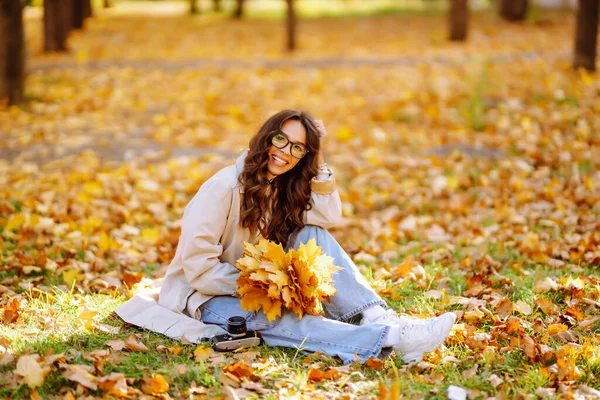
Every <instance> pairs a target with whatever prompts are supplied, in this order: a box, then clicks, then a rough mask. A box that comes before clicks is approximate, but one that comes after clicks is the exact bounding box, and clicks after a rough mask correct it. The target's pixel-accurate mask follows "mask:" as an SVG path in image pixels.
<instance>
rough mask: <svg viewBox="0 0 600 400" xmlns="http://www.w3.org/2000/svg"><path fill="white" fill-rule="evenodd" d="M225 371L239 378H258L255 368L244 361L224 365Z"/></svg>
mask: <svg viewBox="0 0 600 400" xmlns="http://www.w3.org/2000/svg"><path fill="white" fill-rule="evenodd" d="M223 372H225V373H228V374H231V375H233V376H235V377H236V378H238V379H242V378H249V379H250V380H257V377H256V375H254V368H252V367H251V366H249V365H246V364H244V363H243V362H236V363H234V364H233V365H227V366H226V367H223Z"/></svg>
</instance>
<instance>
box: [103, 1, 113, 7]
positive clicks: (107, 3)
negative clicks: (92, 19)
mask: <svg viewBox="0 0 600 400" xmlns="http://www.w3.org/2000/svg"><path fill="white" fill-rule="evenodd" d="M111 7H112V4H111V3H110V0H104V8H111Z"/></svg>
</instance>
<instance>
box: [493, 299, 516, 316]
mask: <svg viewBox="0 0 600 400" xmlns="http://www.w3.org/2000/svg"><path fill="white" fill-rule="evenodd" d="M494 311H495V312H496V314H497V315H498V316H499V317H500V318H506V317H508V316H509V315H510V313H512V311H513V303H512V301H510V300H509V299H508V298H507V297H505V298H503V299H502V301H500V303H498V305H497V306H496V309H495V310H494Z"/></svg>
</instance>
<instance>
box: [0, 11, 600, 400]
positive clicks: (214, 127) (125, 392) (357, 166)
mask: <svg viewBox="0 0 600 400" xmlns="http://www.w3.org/2000/svg"><path fill="white" fill-rule="evenodd" d="M140 21H141V22H140ZM135 22H139V23H137V24H136V23H135ZM444 22H445V16H443V15H430V16H418V17H414V16H412V17H408V16H398V15H394V16H380V17H369V18H366V17H361V18H359V17H353V18H348V19H331V18H319V19H313V20H309V21H306V22H302V24H301V30H300V42H299V43H300V50H299V52H298V53H297V54H296V55H293V56H286V55H285V54H284V53H282V52H281V51H280V48H281V44H282V38H281V37H279V36H278V35H279V33H280V32H283V28H282V26H281V22H280V21H277V20H273V19H270V20H256V19H251V20H247V21H236V22H232V21H229V20H227V19H226V18H224V17H222V16H219V15H201V16H197V17H188V16H185V15H181V16H173V15H171V16H168V17H165V16H161V17H156V16H155V17H153V16H144V17H143V18H140V17H136V16H135V15H133V16H131V15H118V13H117V12H116V11H111V12H110V13H107V14H101V15H99V16H97V17H96V18H95V19H92V20H90V21H89V23H88V26H87V30H86V31H85V32H80V33H77V34H76V35H75V36H74V37H73V38H72V39H71V41H70V46H71V48H72V49H73V51H72V52H71V53H70V54H69V55H66V56H56V55H53V56H43V55H41V54H39V50H38V47H37V46H39V44H40V43H41V41H40V38H39V36H36V32H38V34H39V31H38V28H39V23H40V22H39V20H38V19H37V18H36V17H31V18H28V20H27V24H28V25H27V27H28V37H29V39H28V42H29V45H30V54H31V55H32V57H31V59H30V63H29V65H30V68H31V73H30V75H29V78H28V81H27V96H28V99H29V102H28V103H26V104H25V105H23V106H21V107H12V108H7V107H3V108H2V109H0V155H2V156H3V157H4V159H3V160H0V252H1V253H0V397H12V398H26V397H29V396H31V397H32V398H39V397H42V398H50V397H52V396H56V397H57V398H74V397H85V396H89V397H102V396H113V397H122V398H128V397H129V398H139V397H142V396H146V397H148V398H149V397H165V398H169V397H171V398H195V397H209V398H215V397H219V396H222V397H228V398H237V397H240V398H242V397H248V396H249V397H261V398H279V397H280V398H287V397H294V398H302V396H305V397H313V398H336V397H337V398H361V397H364V398H381V399H387V398H390V399H391V398H396V397H397V396H398V393H402V395H404V396H406V397H407V398H419V397H427V398H430V397H439V398H445V397H447V394H448V393H449V391H450V392H452V393H454V391H457V390H458V391H460V389H458V388H462V389H463V390H465V391H466V393H467V395H468V397H469V398H489V397H495V398H516V397H517V396H521V397H522V398H536V397H540V398H545V397H569V396H571V397H576V398H584V397H586V396H589V397H597V396H598V395H599V393H600V392H599V391H598V390H600V383H599V382H600V380H599V379H598V375H599V374H600V356H599V354H600V335H599V332H600V322H598V312H599V309H600V283H599V281H598V279H599V278H598V267H599V265H600V249H599V244H600V215H599V214H600V162H599V160H600V117H599V115H600V83H599V82H598V79H597V77H596V76H594V75H590V74H588V73H585V72H581V71H572V70H571V69H570V68H569V56H570V47H571V43H572V30H573V25H572V24H573V20H572V16H570V15H550V16H548V17H544V15H543V14H541V15H538V17H537V18H536V19H535V20H534V21H529V22H527V23H525V24H522V25H518V24H506V23H503V22H501V21H499V20H498V19H497V18H496V17H495V16H494V15H492V14H487V13H483V14H478V15H475V16H474V17H473V20H472V24H471V32H470V35H471V39H470V41H469V42H468V43H467V44H464V45H459V44H448V43H446V42H445V40H444V36H443V35H444V29H443V28H442V27H443V26H444ZM165 24H166V25H165ZM308 27H310V29H308ZM354 28H357V29H358V30H352V29H354ZM272 32H279V33H277V34H271V33H272ZM159 33H160V34H161V35H159ZM162 34H164V36H163V35H162ZM204 34H206V36H205V35H204ZM255 34H256V37H255V36H253V35H255ZM240 37H245V38H247V39H245V40H243V41H240V40H239V38H240ZM557 38H566V39H564V41H558V40H557ZM255 39H256V40H255ZM199 58H202V59H203V60H204V61H203V62H202V63H198V62H196V61H197V60H198V59H199ZM207 58H210V59H212V60H220V62H221V63H220V64H219V63H210V62H209V63H205V61H206V60H207ZM265 59H270V60H271V61H273V63H270V64H269V63H265V62H264V60H265ZM113 61H114V62H115V63H112V62H113ZM299 106H301V107H304V108H306V109H308V110H311V111H312V112H313V113H314V114H315V116H317V117H318V118H320V119H322V120H324V122H325V125H326V127H327V128H328V131H329V132H330V135H329V136H328V137H327V138H326V140H325V149H326V160H327V161H328V162H329V164H330V165H331V166H332V168H333V169H334V170H335V174H336V176H337V181H338V184H339V188H340V193H341V196H342V200H343V203H344V216H345V217H346V223H345V225H344V226H341V227H339V228H337V229H335V230H333V231H332V233H333V234H334V236H335V237H336V238H337V239H338V241H339V242H340V243H341V245H342V246H343V247H344V248H345V249H346V251H347V252H348V253H349V254H350V255H351V257H352V258H353V259H354V261H355V262H356V263H357V264H358V265H359V266H360V268H361V270H362V271H363V273H364V274H365V276H366V277H367V278H368V279H369V281H370V282H371V284H372V285H373V287H374V288H375V289H376V290H377V291H378V292H379V293H381V294H382V295H383V296H384V297H385V298H386V299H387V300H388V301H389V304H390V305H391V306H392V307H393V308H394V309H395V310H397V311H398V312H401V313H405V314H409V315H413V316H421V317H430V316H433V315H437V314H440V313H442V312H444V311H456V312H458V313H459V315H460V319H459V320H458V321H457V324H456V325H455V327H454V329H453V331H452V333H451V336H450V338H449V340H448V341H447V342H446V344H445V345H444V346H442V347H441V348H440V349H438V350H436V351H435V352H433V353H431V354H429V355H427V357H426V358H425V360H424V361H423V362H421V363H419V364H417V365H416V366H412V367H409V366H406V365H403V363H402V361H401V360H400V359H399V358H397V357H395V356H391V357H390V358H388V359H385V360H383V361H376V360H371V361H369V362H368V363H367V364H366V365H362V366H361V365H349V366H342V365H341V364H340V363H339V362H338V361H336V360H335V359H332V358H330V357H328V356H325V355H320V354H314V355H310V356H307V355H306V354H304V353H303V352H302V349H281V348H264V347H260V348H256V349H245V350H244V351H242V352H238V353H234V354H218V353H215V352H213V351H212V350H211V349H210V348H206V347H204V346H197V345H193V344H190V343H184V342H177V341H173V340H170V339H167V338H165V337H162V336H160V335H155V334H153V333H149V332H145V331H141V330H139V329H136V328H135V327H131V326H126V325H124V324H123V323H122V321H120V320H119V319H118V317H116V316H115V314H114V313H113V311H114V309H115V308H116V307H117V306H118V305H119V304H121V303H122V302H124V301H125V300H126V299H127V298H128V297H130V296H131V295H132V294H133V293H134V292H135V291H136V290H138V289H139V288H140V287H143V286H144V285H147V284H148V282H149V280H150V279H152V278H156V277H160V276H162V275H163V274H164V272H165V268H166V266H167V265H168V263H169V261H170V260H171V258H172V257H173V255H174V252H175V248H176V245H177V241H178V236H179V229H180V218H181V215H182V213H183V209H184V207H185V205H186V204H187V202H188V201H189V199H190V198H191V197H192V196H193V194H194V193H195V192H196V190H197V189H198V187H199V186H200V185H201V184H202V182H203V181H204V180H206V179H207V178H208V177H209V176H211V174H213V173H214V172H215V171H217V170H219V169H220V168H222V167H223V166H225V165H228V164H230V163H231V162H232V161H233V159H234V158H235V157H236V155H237V154H239V152H241V151H242V150H243V149H244V147H245V146H246V145H247V141H248V139H249V137H250V136H251V135H252V134H253V133H254V132H255V131H256V130H257V128H258V126H259V124H260V123H261V122H262V121H263V120H264V119H265V118H266V117H268V116H269V115H271V114H272V113H274V112H276V111H278V110H280V109H282V108H290V107H292V108H293V107H299ZM236 396H237V397H236ZM577 396H579V397H577Z"/></svg>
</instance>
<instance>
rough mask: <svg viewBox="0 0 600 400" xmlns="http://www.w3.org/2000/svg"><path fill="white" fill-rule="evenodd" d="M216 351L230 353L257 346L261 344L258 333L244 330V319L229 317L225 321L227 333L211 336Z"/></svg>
mask: <svg viewBox="0 0 600 400" xmlns="http://www.w3.org/2000/svg"><path fill="white" fill-rule="evenodd" d="M212 342H213V343H214V344H215V345H214V349H215V350H216V351H232V350H235V349H239V348H240V347H251V346H258V345H259V344H261V343H262V342H263V340H262V336H261V335H260V332H256V331H249V330H247V329H246V320H245V319H244V317H237V316H236V317H231V318H229V319H228V320H227V333H226V334H224V335H216V336H213V338H212Z"/></svg>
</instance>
